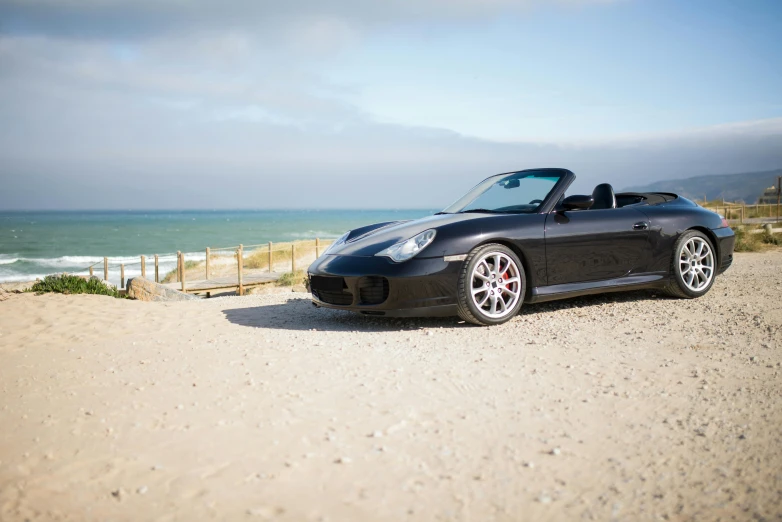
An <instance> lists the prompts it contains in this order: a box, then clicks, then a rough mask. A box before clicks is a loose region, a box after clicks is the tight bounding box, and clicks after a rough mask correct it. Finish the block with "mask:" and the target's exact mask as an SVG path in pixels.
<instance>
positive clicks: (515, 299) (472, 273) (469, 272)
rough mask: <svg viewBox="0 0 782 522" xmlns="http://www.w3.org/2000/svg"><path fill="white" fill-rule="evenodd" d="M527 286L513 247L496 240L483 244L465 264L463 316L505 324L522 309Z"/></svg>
mask: <svg viewBox="0 0 782 522" xmlns="http://www.w3.org/2000/svg"><path fill="white" fill-rule="evenodd" d="M526 289H527V284H526V274H525V273H524V267H523V266H522V264H521V261H520V260H519V258H518V256H517V255H516V254H515V253H514V252H513V251H512V250H511V249H510V248H508V247H506V246H504V245H500V244H495V243H491V244H488V245H483V246H480V247H478V248H476V249H475V250H473V251H472V252H470V254H469V255H468V256H467V259H465V261H464V265H463V266H462V273H461V276H460V277H459V288H458V298H457V307H458V312H459V317H461V318H462V319H464V320H465V321H467V322H468V323H473V324H478V325H482V326H489V325H494V324H502V323H504V322H506V321H509V320H510V319H511V318H512V317H513V316H515V315H516V314H517V313H518V312H519V309H521V305H522V304H523V302H524V295H525V292H526Z"/></svg>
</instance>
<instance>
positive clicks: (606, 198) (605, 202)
mask: <svg viewBox="0 0 782 522" xmlns="http://www.w3.org/2000/svg"><path fill="white" fill-rule="evenodd" d="M592 199H593V200H594V201H595V202H594V203H592V206H591V207H589V210H602V209H606V208H616V195H614V187H612V186H611V185H609V184H608V183H602V184H600V185H598V186H596V187H595V190H593V191H592Z"/></svg>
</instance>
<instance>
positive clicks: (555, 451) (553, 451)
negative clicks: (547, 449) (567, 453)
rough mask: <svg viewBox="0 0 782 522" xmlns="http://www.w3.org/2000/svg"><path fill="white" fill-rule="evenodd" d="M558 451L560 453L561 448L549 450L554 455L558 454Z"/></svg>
mask: <svg viewBox="0 0 782 522" xmlns="http://www.w3.org/2000/svg"><path fill="white" fill-rule="evenodd" d="M560 453H562V450H560V449H559V448H554V449H552V450H551V454H552V455H555V456H556V455H559V454H560Z"/></svg>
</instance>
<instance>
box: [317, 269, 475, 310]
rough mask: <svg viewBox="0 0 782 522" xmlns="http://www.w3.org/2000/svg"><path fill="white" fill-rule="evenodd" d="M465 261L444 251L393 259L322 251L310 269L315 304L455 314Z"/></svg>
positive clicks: (345, 307) (333, 306)
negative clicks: (401, 260)
mask: <svg viewBox="0 0 782 522" xmlns="http://www.w3.org/2000/svg"><path fill="white" fill-rule="evenodd" d="M461 264H462V263H461V262H450V263H447V262H445V260H443V258H442V257H437V258H421V259H419V258H413V259H411V260H409V261H406V262H404V263H394V262H393V261H391V260H390V259H388V258H385V257H360V256H340V255H324V256H321V257H320V258H318V259H317V260H315V262H314V263H312V265H310V267H309V269H308V270H307V276H308V279H309V282H310V289H311V291H312V302H313V304H315V305H317V306H324V307H327V308H334V309H337V310H349V311H352V312H359V313H362V314H364V315H382V316H390V317H425V316H452V315H456V288H457V283H458V279H459V272H460V269H461Z"/></svg>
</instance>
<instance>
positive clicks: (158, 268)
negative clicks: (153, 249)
mask: <svg viewBox="0 0 782 522" xmlns="http://www.w3.org/2000/svg"><path fill="white" fill-rule="evenodd" d="M155 282H156V283H159V282H160V264H159V262H158V258H157V254H155Z"/></svg>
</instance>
